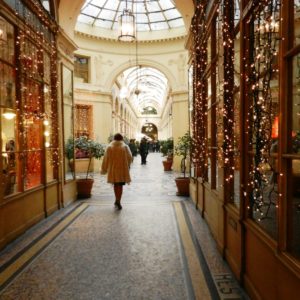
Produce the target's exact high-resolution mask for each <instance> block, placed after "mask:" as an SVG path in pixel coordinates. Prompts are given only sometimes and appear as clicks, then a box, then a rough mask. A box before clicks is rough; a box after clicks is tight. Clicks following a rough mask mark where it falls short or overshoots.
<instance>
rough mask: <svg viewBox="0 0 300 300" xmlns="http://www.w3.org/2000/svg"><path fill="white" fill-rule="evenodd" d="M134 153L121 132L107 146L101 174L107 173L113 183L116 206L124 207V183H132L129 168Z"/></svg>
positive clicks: (109, 180)
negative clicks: (122, 203)
mask: <svg viewBox="0 0 300 300" xmlns="http://www.w3.org/2000/svg"><path fill="white" fill-rule="evenodd" d="M131 162H132V155H131V151H130V149H129V147H128V146H127V145H126V144H125V143H124V140H123V136H122V135H121V134H120V133H117V134H115V135H114V139H113V141H112V142H111V143H110V144H109V145H108V146H107V148H106V151H105V154H104V157H103V162H102V166H101V174H107V182H108V183H112V184H113V186H114V193H115V198H116V199H115V203H114V204H115V206H116V207H117V208H118V209H119V210H120V209H122V205H121V198H122V194H123V185H125V183H130V182H131V178H130V173H129V168H130V164H131Z"/></svg>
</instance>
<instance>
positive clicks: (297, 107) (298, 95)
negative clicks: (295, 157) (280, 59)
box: [289, 54, 300, 154]
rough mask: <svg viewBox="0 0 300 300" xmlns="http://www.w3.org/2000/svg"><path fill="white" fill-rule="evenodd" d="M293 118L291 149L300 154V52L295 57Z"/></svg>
mask: <svg viewBox="0 0 300 300" xmlns="http://www.w3.org/2000/svg"><path fill="white" fill-rule="evenodd" d="M292 111H293V118H292V128H291V129H292V132H291V134H290V136H291V143H290V151H289V152H291V153H297V154H300V54H298V55H297V56H295V57H294V58H293V107H292Z"/></svg>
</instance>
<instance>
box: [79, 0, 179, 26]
mask: <svg viewBox="0 0 300 300" xmlns="http://www.w3.org/2000/svg"><path fill="white" fill-rule="evenodd" d="M126 2H127V8H128V9H130V10H131V11H132V12H133V14H134V15H135V17H136V26H137V30H138V31H153V30H163V29H172V28H177V27H182V26H184V22H183V19H182V17H181V14H180V13H179V12H178V10H177V9H176V8H175V6H174V4H173V1H172V0H127V1H126V0H86V2H85V4H84V5H83V7H82V9H81V13H80V15H79V17H78V19H77V21H78V22H80V23H86V24H89V25H92V26H97V27H101V28H106V29H112V30H117V28H118V17H119V16H120V15H121V13H122V12H123V10H124V9H125V8H126Z"/></svg>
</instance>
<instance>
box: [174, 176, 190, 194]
mask: <svg viewBox="0 0 300 300" xmlns="http://www.w3.org/2000/svg"><path fill="white" fill-rule="evenodd" d="M175 182H176V186H177V193H176V195H177V196H189V195H190V178H189V177H177V178H175Z"/></svg>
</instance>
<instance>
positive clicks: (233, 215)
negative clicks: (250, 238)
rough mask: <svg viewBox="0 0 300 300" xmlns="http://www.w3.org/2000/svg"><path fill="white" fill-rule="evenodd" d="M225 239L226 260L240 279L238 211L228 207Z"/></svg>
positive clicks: (240, 248) (240, 255) (240, 250)
mask: <svg viewBox="0 0 300 300" xmlns="http://www.w3.org/2000/svg"><path fill="white" fill-rule="evenodd" d="M225 240H226V245H225V247H226V249H225V257H226V260H227V261H228V263H229V265H230V267H231V269H232V271H233V272H234V275H235V276H236V277H237V278H238V279H239V280H240V279H241V268H242V266H241V259H242V247H241V225H240V222H239V216H238V212H233V211H231V210H230V209H226V221H225Z"/></svg>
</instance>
